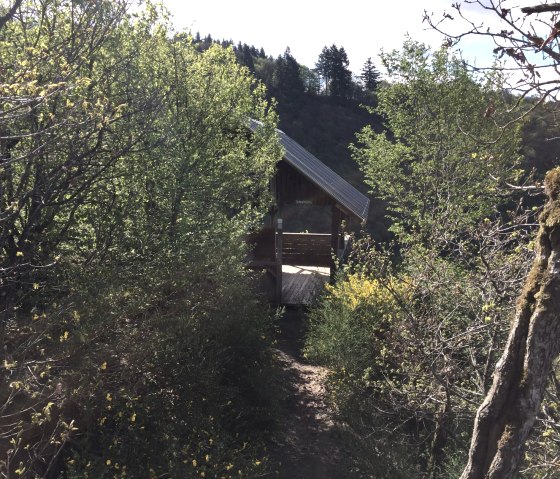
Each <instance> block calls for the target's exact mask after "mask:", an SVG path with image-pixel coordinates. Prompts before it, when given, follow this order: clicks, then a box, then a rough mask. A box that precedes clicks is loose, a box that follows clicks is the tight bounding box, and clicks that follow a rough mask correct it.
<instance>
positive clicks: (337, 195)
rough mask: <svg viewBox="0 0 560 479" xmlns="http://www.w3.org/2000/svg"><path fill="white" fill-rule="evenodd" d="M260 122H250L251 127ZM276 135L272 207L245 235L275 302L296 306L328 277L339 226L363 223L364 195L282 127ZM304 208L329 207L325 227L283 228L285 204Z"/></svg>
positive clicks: (339, 252) (338, 253) (338, 250)
mask: <svg viewBox="0 0 560 479" xmlns="http://www.w3.org/2000/svg"><path fill="white" fill-rule="evenodd" d="M259 126H260V124H259V122H257V121H254V120H251V123H250V127H251V129H252V130H253V131H254V130H256V129H257V128H259ZM277 133H278V136H279V139H280V142H281V144H282V146H283V147H284V156H283V159H282V161H280V162H279V164H278V168H277V172H276V175H275V177H274V179H273V180H272V182H271V185H270V188H271V191H272V193H273V195H274V198H275V206H274V208H273V209H272V210H271V212H270V213H269V215H268V218H267V220H266V222H265V225H266V226H265V227H264V228H263V229H262V230H261V231H260V232H258V233H256V234H254V235H252V236H251V238H250V241H251V243H252V244H253V245H254V249H253V254H252V257H251V260H250V266H251V267H253V268H256V269H265V270H266V271H267V272H268V274H269V277H270V278H271V279H272V283H273V288H274V301H275V302H276V303H278V304H300V303H305V302H307V301H308V300H309V297H310V296H311V294H312V293H313V289H316V287H317V286H318V285H319V284H322V282H323V281H324V278H325V277H326V278H327V279H328V277H329V275H332V273H333V271H334V259H335V258H336V257H338V258H342V257H343V256H344V251H345V248H346V247H347V246H348V245H347V242H346V241H345V234H344V231H343V228H342V225H343V224H348V223H349V222H351V221H359V222H365V221H366V219H367V215H368V210H369V199H368V198H367V196H365V195H364V194H362V193H361V192H359V191H358V190H357V189H356V188H354V187H353V186H352V185H351V184H350V183H348V182H347V181H346V180H344V179H343V178H341V177H340V176H339V175H337V174H336V173H335V172H334V171H333V170H331V169H330V168H329V167H328V166H326V165H325V164H324V163H323V162H321V161H320V160H319V159H318V158H316V157H315V156H314V155H312V154H311V153H310V152H309V151H307V150H306V149H305V148H303V147H302V146H301V145H300V144H298V143H297V142H296V141H294V140H293V139H292V138H290V137H289V136H288V135H286V134H285V133H284V132H283V131H280V130H277ZM309 206H316V207H320V208H322V209H323V210H330V215H329V216H330V225H329V226H328V227H327V228H323V229H327V231H329V232H327V233H325V232H308V231H305V232H302V231H289V230H288V229H287V228H286V225H285V221H284V218H283V217H282V215H283V212H284V211H285V210H286V208H287V207H290V209H291V211H292V213H293V211H294V210H295V211H296V214H297V210H298V207H301V208H302V209H306V211H307V213H306V214H309V213H308V212H309V208H306V207H309ZM294 207H295V209H294Z"/></svg>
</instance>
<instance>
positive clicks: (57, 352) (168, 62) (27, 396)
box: [0, 0, 281, 478]
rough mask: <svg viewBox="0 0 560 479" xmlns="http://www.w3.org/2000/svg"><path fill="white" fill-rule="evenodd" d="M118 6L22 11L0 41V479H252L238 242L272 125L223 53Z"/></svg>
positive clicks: (257, 325)
mask: <svg viewBox="0 0 560 479" xmlns="http://www.w3.org/2000/svg"><path fill="white" fill-rule="evenodd" d="M126 7H127V2H124V1H123V2H120V1H119V2H114V1H101V2H73V1H66V0H48V1H41V2H39V1H36V2H35V1H31V0H30V1H28V2H26V7H25V9H23V10H22V15H21V16H18V18H17V20H16V19H14V20H12V21H11V22H8V23H7V25H6V26H5V27H4V28H2V29H1V30H0V44H1V48H0V63H1V64H2V65H6V68H2V69H1V70H0V96H1V98H2V101H1V102H0V161H1V168H2V169H1V170H0V175H2V181H1V183H0V206H1V208H0V251H1V253H0V303H1V304H0V306H1V307H0V314H1V320H2V324H1V327H2V329H1V330H0V340H1V341H2V343H1V353H0V354H1V355H2V356H1V359H2V361H1V364H2V369H1V372H0V381H1V385H2V386H1V387H0V390H1V391H2V393H1V394H0V404H1V406H0V408H1V409H0V434H1V435H2V437H3V438H4V439H6V441H3V444H2V446H1V447H0V454H1V456H0V461H2V462H1V463H0V471H1V472H0V474H3V475H4V476H9V477H11V476H13V475H14V474H15V475H17V476H19V477H30V478H32V477H45V476H47V475H48V476H49V477H57V475H58V474H63V473H64V474H67V475H68V476H69V477H96V478H97V477H159V476H162V475H167V476H171V477H203V476H204V475H206V477H216V476H218V475H219V476H220V477H222V476H223V477H228V476H230V475H234V474H235V475H237V476H238V475H239V474H240V473H239V472H238V471H241V473H242V474H245V475H251V474H253V473H255V474H257V473H258V474H260V473H263V471H264V468H265V467H266V466H265V463H266V457H265V456H266V455H265V454H264V453H263V451H261V450H259V440H258V437H256V436H255V435H251V433H250V432H251V431H255V430H262V429H265V428H266V427H268V424H269V421H270V412H271V411H273V410H274V399H273V387H272V386H271V383H270V379H271V377H272V375H271V372H272V365H271V359H270V357H269V353H268V351H269V346H270V342H271V340H272V337H271V331H270V320H271V312H270V311H268V309H267V308H266V307H265V306H263V305H262V304H259V303H258V302H256V301H255V300H254V292H253V291H252V287H251V278H250V277H249V276H248V273H247V272H246V271H245V269H244V263H243V262H244V257H245V254H246V251H245V245H244V237H245V235H246V233H247V232H248V231H249V230H250V229H251V228H253V227H254V226H255V225H256V224H257V223H258V221H259V220H260V217H261V215H262V214H263V212H264V211H265V210H266V208H267V206H268V204H269V201H270V197H269V193H268V182H269V179H270V177H271V175H272V174H273V171H274V167H275V163H276V161H277V160H278V159H279V158H280V157H281V150H280V147H279V145H278V142H277V139H276V135H275V131H274V127H275V123H276V118H275V115H274V114H273V113H272V112H270V111H269V107H268V104H267V102H266V99H265V92H264V88H263V87H262V86H261V85H260V84H258V83H257V82H255V80H254V79H253V78H252V77H251V76H250V74H249V73H248V70H247V69H246V68H244V67H241V66H239V65H238V64H237V63H236V59H235V55H234V52H233V50H232V49H231V48H222V47H221V46H218V45H212V46H210V45H209V48H207V49H205V50H204V52H200V51H198V50H197V49H196V48H195V46H194V45H192V43H191V42H190V40H189V39H188V38H185V37H184V36H183V35H177V36H174V35H172V34H171V31H172V30H171V27H170V25H169V24H168V23H167V21H166V19H165V17H166V15H165V13H164V12H160V11H159V10H158V9H157V8H156V7H154V6H152V5H151V4H147V5H146V6H145V8H144V9H143V10H140V11H138V12H136V13H134V14H127V13H126ZM249 118H255V119H257V120H260V121H261V122H262V123H263V128H261V129H259V131H258V132H256V133H255V134H251V133H249V130H248V120H249ZM29 411H31V412H29ZM14 425H15V426H14ZM4 443H5V444H6V446H4ZM64 471H66V472H64Z"/></svg>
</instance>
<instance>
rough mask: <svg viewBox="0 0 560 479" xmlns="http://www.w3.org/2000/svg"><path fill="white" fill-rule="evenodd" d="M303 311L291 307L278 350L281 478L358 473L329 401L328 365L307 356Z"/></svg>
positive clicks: (274, 455)
mask: <svg viewBox="0 0 560 479" xmlns="http://www.w3.org/2000/svg"><path fill="white" fill-rule="evenodd" d="M303 339H304V330H303V321H302V311H300V310H297V309H289V310H287V311H286V314H285V316H284V317H283V318H282V320H281V323H280V340H279V342H278V349H277V351H276V354H277V358H278V361H279V365H280V367H281V368H282V371H283V388H284V391H285V396H284V398H283V400H282V414H281V419H280V424H279V426H278V430H277V432H276V434H275V436H274V440H273V445H272V447H271V451H270V452H271V459H273V461H274V462H276V463H278V464H279V468H278V471H279V474H278V476H277V477H280V478H286V479H339V478H346V477H356V476H355V475H353V474H352V473H351V460H350V457H349V453H348V451H345V449H344V446H343V444H341V442H342V434H341V430H340V425H339V424H337V423H336V421H335V420H334V418H333V415H332V412H331V411H330V410H329V408H328V407H327V405H326V403H325V387H324V380H325V377H326V375H327V370H326V369H325V368H322V367H319V366H313V365H310V364H307V363H306V362H305V360H304V359H303V357H302V354H301V348H302V346H303Z"/></svg>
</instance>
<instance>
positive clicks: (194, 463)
mask: <svg viewBox="0 0 560 479" xmlns="http://www.w3.org/2000/svg"><path fill="white" fill-rule="evenodd" d="M196 464H197V462H196V459H193V460H192V465H193V467H196Z"/></svg>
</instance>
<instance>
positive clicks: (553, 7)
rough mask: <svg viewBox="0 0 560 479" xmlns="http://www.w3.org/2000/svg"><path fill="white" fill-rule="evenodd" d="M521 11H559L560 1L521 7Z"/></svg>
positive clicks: (529, 13) (528, 12) (530, 12)
mask: <svg viewBox="0 0 560 479" xmlns="http://www.w3.org/2000/svg"><path fill="white" fill-rule="evenodd" d="M521 11H522V12H523V13H526V14H527V15H531V14H532V13H543V12H560V3H549V4H548V5H535V6H534V7H523V8H522V9H521Z"/></svg>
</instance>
